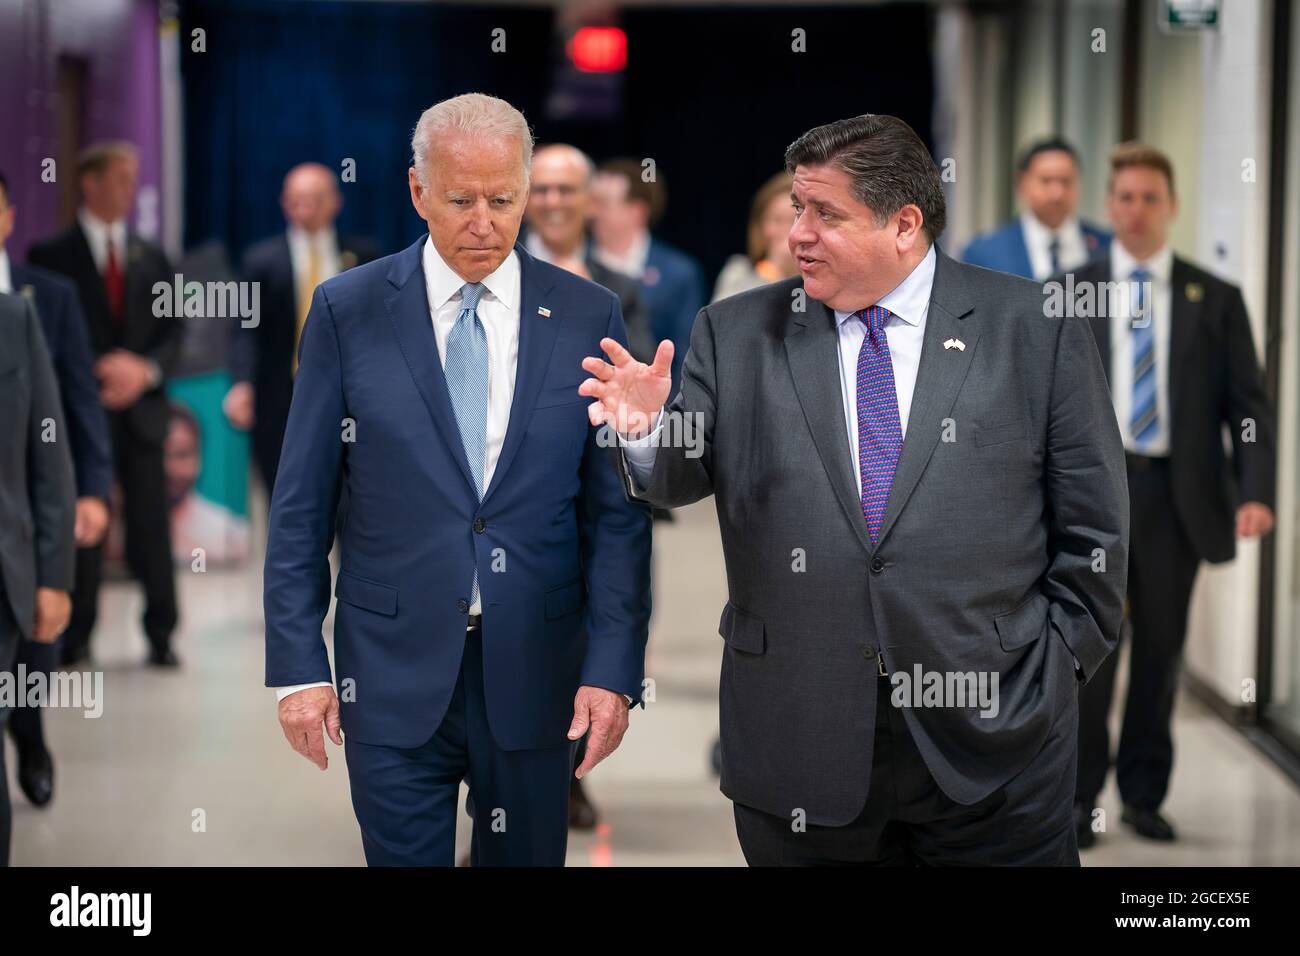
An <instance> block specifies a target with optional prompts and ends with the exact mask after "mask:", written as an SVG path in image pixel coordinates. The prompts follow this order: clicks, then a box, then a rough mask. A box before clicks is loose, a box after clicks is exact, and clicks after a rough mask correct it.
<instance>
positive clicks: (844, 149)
mask: <svg viewBox="0 0 1300 956" xmlns="http://www.w3.org/2000/svg"><path fill="white" fill-rule="evenodd" d="M826 163H831V164H833V165H834V166H835V167H837V168H838V169H840V170H842V171H844V172H845V173H848V175H849V176H850V177H852V179H853V194H854V196H855V197H856V198H857V200H858V201H859V202H860V203H862V204H863V205H864V206H866V207H867V208H868V209H870V210H871V211H872V212H873V213H875V215H876V219H877V220H878V221H882V222H883V221H884V220H885V219H888V218H889V217H890V216H892V215H893V214H894V213H896V212H898V210H900V209H902V208H903V207H904V206H906V205H909V204H911V205H915V206H916V207H917V208H919V209H920V210H921V225H922V228H923V229H925V233H926V235H927V236H929V237H930V242H931V244H933V243H934V242H935V240H937V239H938V238H939V236H941V235H942V234H943V227H944V226H945V225H946V224H947V221H948V214H947V210H946V207H945V205H944V200H943V186H942V184H941V183H940V182H939V169H938V167H936V166H935V165H934V160H933V159H932V158H931V156H930V151H929V149H927V148H926V145H925V144H924V143H923V142H921V137H919V136H917V135H916V133H915V131H914V130H913V129H912V127H910V126H908V125H907V124H906V123H904V122H903V121H902V120H901V119H899V118H898V117H897V116H887V115H885V114H883V113H864V114H862V115H861V116H854V117H852V118H851V119H842V120H836V121H835V122H834V123H827V124H826V125H825V126H818V127H816V128H814V129H810V130H809V131H808V132H806V133H804V134H803V135H802V136H800V137H799V138H798V139H796V140H795V141H794V142H793V143H791V144H790V145H789V146H788V147H786V150H785V168H786V170H787V171H789V172H791V173H793V172H794V170H795V167H796V166H821V165H824V164H826Z"/></svg>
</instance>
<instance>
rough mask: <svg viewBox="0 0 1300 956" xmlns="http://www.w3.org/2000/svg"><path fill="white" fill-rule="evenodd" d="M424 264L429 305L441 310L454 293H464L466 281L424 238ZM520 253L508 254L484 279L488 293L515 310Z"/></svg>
mask: <svg viewBox="0 0 1300 956" xmlns="http://www.w3.org/2000/svg"><path fill="white" fill-rule="evenodd" d="M421 259H422V262H423V266H424V284H425V287H426V288H427V289H428V292H429V308H430V309H432V310H437V309H439V308H441V307H442V306H443V305H445V304H446V303H447V302H448V301H449V300H450V299H451V297H452V296H454V295H456V294H457V293H458V292H460V290H461V287H463V286H464V285H465V280H464V279H462V278H461V277H460V276H458V275H457V274H456V272H455V270H454V269H452V267H451V266H449V265H447V263H446V262H445V261H444V260H443V258H442V256H440V255H439V254H438V250H437V249H435V248H434V247H433V240H432V239H426V240H425V241H424V251H423V253H422V255H421ZM519 277H520V272H519V256H518V254H516V252H515V250H514V249H511V250H510V254H509V255H508V256H506V257H505V259H504V260H503V261H502V263H501V265H499V266H497V267H496V270H495V271H494V272H492V273H491V274H489V275H488V276H487V278H485V279H484V280H483V285H484V286H486V287H487V290H488V292H489V293H490V294H491V295H492V296H493V297H494V298H496V299H497V300H498V301H499V302H501V304H502V305H504V306H505V307H506V308H508V309H510V310H511V311H516V310H518V308H519V303H518V302H517V301H516V298H517V290H518V289H519Z"/></svg>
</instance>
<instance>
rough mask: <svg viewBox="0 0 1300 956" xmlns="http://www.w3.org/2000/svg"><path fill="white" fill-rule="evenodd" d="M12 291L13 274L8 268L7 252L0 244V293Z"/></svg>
mask: <svg viewBox="0 0 1300 956" xmlns="http://www.w3.org/2000/svg"><path fill="white" fill-rule="evenodd" d="M13 291H14V276H13V273H12V272H11V271H10V270H9V253H7V252H5V248H4V246H0V293H3V292H13Z"/></svg>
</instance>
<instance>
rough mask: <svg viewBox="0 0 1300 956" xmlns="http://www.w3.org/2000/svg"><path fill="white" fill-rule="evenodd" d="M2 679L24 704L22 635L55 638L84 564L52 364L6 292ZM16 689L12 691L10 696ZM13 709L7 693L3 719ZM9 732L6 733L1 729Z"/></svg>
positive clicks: (1, 781) (4, 850)
mask: <svg viewBox="0 0 1300 956" xmlns="http://www.w3.org/2000/svg"><path fill="white" fill-rule="evenodd" d="M0 418H2V419H3V420H4V421H5V422H6V423H7V424H8V426H9V428H8V429H7V431H6V436H5V441H3V442H0V528H3V529H4V530H5V533H4V534H3V535H0V678H3V679H5V680H6V682H9V681H13V682H14V686H12V687H11V690H12V691H13V692H14V693H16V694H17V695H22V697H23V699H22V700H21V701H18V702H17V703H18V706H17V707H16V708H14V709H19V710H21V709H23V708H24V707H25V706H26V702H27V699H28V698H27V695H28V691H29V688H28V686H27V685H26V682H23V683H22V684H19V683H18V681H17V673H16V672H15V668H16V661H17V657H18V646H19V644H20V642H23V641H34V642H36V643H38V644H50V643H52V642H53V641H55V640H57V639H58V636H59V633H60V632H61V631H62V630H63V629H64V628H65V627H66V626H67V624H68V618H69V616H70V614H71V607H72V605H71V599H70V598H69V596H68V592H69V591H71V590H72V583H73V575H74V568H75V564H76V542H75V537H74V536H75V534H76V524H77V485H76V476H75V474H74V472H73V467H72V454H71V451H70V446H71V445H72V442H70V441H66V440H63V439H61V437H60V436H63V435H66V434H67V431H66V430H65V420H64V417H63V409H62V406H61V404H60V402H59V391H58V384H57V382H56V381H55V378H54V364H53V362H51V360H50V355H49V352H48V350H47V349H46V347H45V338H44V335H43V334H42V333H41V328H40V321H39V319H37V317H36V310H35V307H34V306H33V305H32V302H31V300H30V299H28V298H26V297H24V296H18V295H9V294H3V295H0ZM5 696H6V697H8V696H10V695H9V694H6V695H5ZM10 710H11V708H10V707H9V706H7V705H6V704H4V703H3V702H0V728H3V725H4V724H5V723H6V722H7V718H8V717H9V712H10ZM2 736H3V735H0V738H2ZM4 764H5V746H4V741H3V739H0V866H7V865H8V863H9V843H10V833H11V832H12V826H13V821H12V813H11V808H10V805H9V780H8V777H7V775H6V773H5V767H4Z"/></svg>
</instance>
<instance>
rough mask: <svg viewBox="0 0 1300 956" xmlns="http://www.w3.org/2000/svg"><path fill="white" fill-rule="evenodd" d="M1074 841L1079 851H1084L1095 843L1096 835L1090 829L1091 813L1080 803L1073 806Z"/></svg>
mask: <svg viewBox="0 0 1300 956" xmlns="http://www.w3.org/2000/svg"><path fill="white" fill-rule="evenodd" d="M1074 839H1075V842H1076V843H1078V844H1079V849H1080V850H1086V849H1088V848H1089V847H1090V846H1092V845H1093V844H1094V843H1096V842H1097V834H1096V833H1095V832H1093V829H1092V813H1091V812H1090V811H1089V810H1088V808H1087V807H1086V806H1084V805H1083V804H1082V803H1076V804H1075V805H1074Z"/></svg>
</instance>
